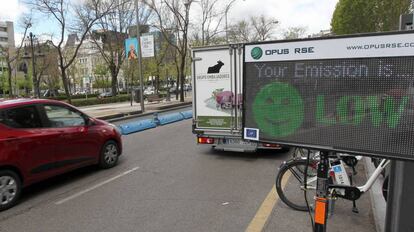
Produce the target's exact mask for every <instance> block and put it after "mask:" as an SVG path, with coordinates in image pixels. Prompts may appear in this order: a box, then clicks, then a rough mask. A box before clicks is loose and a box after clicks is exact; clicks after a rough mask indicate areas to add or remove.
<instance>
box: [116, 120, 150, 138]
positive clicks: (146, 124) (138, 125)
mask: <svg viewBox="0 0 414 232" xmlns="http://www.w3.org/2000/svg"><path fill="white" fill-rule="evenodd" d="M155 127H157V124H155V122H154V120H152V119H145V120H140V121H136V122H130V123H126V124H122V125H120V126H119V128H120V129H121V132H122V134H123V135H127V134H131V133H135V132H139V131H143V130H147V129H150V128H155Z"/></svg>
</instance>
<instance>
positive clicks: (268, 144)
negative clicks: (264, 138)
mask: <svg viewBox="0 0 414 232" xmlns="http://www.w3.org/2000/svg"><path fill="white" fill-rule="evenodd" d="M262 145H263V147H274V148H280V147H281V146H280V145H279V144H275V143H263V144H262Z"/></svg>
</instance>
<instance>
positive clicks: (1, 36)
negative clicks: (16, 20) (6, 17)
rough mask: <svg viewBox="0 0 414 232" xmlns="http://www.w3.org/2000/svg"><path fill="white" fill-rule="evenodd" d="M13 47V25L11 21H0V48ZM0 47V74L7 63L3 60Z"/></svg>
mask: <svg viewBox="0 0 414 232" xmlns="http://www.w3.org/2000/svg"><path fill="white" fill-rule="evenodd" d="M1 47H2V48H13V47H14V27H13V22H10V21H5V22H4V21H0V48H1ZM1 51H2V49H0V75H2V74H3V72H5V69H6V68H7V64H6V62H5V61H4V57H2V54H1Z"/></svg>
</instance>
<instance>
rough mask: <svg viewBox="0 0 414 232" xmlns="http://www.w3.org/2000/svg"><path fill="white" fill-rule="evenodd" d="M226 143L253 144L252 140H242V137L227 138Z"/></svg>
mask: <svg viewBox="0 0 414 232" xmlns="http://www.w3.org/2000/svg"><path fill="white" fill-rule="evenodd" d="M225 144H242V145H252V143H251V142H248V141H244V140H241V139H226V141H225Z"/></svg>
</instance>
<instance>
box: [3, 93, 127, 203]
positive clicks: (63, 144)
mask: <svg viewBox="0 0 414 232" xmlns="http://www.w3.org/2000/svg"><path fill="white" fill-rule="evenodd" d="M121 153H122V140H121V134H120V132H119V131H118V129H117V127H116V126H114V125H112V124H109V123H107V122H104V121H101V120H99V119H94V118H91V117H89V116H87V115H86V114H85V113H83V112H81V111H79V110H77V109H76V108H74V107H73V106H71V105H68V104H65V103H62V102H59V101H53V100H39V99H16V100H6V101H0V211H2V210H5V209H8V208H10V207H12V206H13V205H14V204H16V202H17V200H18V198H19V195H20V192H21V189H22V187H25V186H28V185H30V184H33V183H35V182H38V181H40V180H44V179H46V178H48V177H52V176H56V175H59V174H61V173H64V172H68V171H70V170H73V169H76V168H80V167H84V166H88V165H94V164H98V165H99V166H100V167H102V168H111V167H113V166H115V165H116V164H117V162H118V156H119V155H121Z"/></svg>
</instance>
